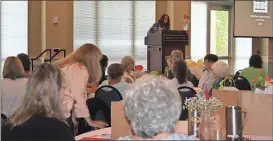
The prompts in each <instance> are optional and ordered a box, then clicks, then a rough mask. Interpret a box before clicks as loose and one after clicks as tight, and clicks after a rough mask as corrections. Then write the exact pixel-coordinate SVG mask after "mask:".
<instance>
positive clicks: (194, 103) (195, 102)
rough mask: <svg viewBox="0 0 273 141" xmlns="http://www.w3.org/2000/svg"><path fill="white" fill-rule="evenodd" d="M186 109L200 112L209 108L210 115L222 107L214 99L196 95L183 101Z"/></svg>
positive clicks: (219, 102)
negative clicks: (203, 108)
mask: <svg viewBox="0 0 273 141" xmlns="http://www.w3.org/2000/svg"><path fill="white" fill-rule="evenodd" d="M185 105H186V108H188V109H191V110H197V111H198V112H200V111H201V109H202V107H209V108H210V109H211V113H214V112H216V111H217V110H219V109H220V108H221V107H222V102H221V101H220V100H218V99H217V98H215V97H209V98H208V97H207V96H206V95H203V96H201V95H197V96H196V97H192V98H189V99H186V100H185Z"/></svg>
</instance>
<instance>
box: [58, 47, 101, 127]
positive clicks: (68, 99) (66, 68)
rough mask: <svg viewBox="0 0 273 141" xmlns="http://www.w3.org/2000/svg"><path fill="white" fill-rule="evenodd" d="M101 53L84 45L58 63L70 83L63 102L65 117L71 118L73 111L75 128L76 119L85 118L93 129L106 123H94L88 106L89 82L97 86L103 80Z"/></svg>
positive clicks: (95, 48)
mask: <svg viewBox="0 0 273 141" xmlns="http://www.w3.org/2000/svg"><path fill="white" fill-rule="evenodd" d="M101 56H102V54H101V51H100V50H99V48H97V47H96V46H95V45H93V44H88V43H87V44H84V45H82V46H81V47H80V48H78V49H77V50H76V51H75V52H73V53H72V54H71V55H69V56H67V57H66V58H64V59H61V60H59V61H57V62H56V64H57V65H58V66H59V67H60V68H61V69H62V71H63V72H64V75H65V77H66V79H67V82H68V85H69V86H68V87H69V88H70V91H67V93H66V94H65V97H64V101H63V109H64V116H65V117H66V118H69V117H70V116H71V114H70V113H71V111H72V121H73V123H74V126H77V125H78V122H77V120H76V118H84V119H85V121H86V122H87V123H88V125H89V126H91V127H98V128H103V127H104V126H105V123H103V122H100V121H93V120H92V119H91V117H90V114H89V110H88V108H87V105H86V100H87V91H86V87H87V84H88V82H89V83H91V84H97V83H98V82H99V80H100V78H101V68H100V62H99V61H100V59H101Z"/></svg>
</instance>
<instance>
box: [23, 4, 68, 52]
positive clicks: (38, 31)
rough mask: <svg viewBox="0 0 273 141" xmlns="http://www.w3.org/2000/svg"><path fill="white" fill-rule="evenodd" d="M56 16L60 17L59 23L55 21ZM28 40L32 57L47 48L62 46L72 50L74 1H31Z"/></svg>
mask: <svg viewBox="0 0 273 141" xmlns="http://www.w3.org/2000/svg"><path fill="white" fill-rule="evenodd" d="M43 4H44V5H43ZM43 6H44V8H45V10H44V11H43V10H42V9H43ZM43 12H45V13H43ZM55 16H58V17H59V23H58V24H54V23H53V18H54V17H55ZM43 41H44V42H43ZM28 42H29V45H28V53H29V55H30V56H31V57H36V56H38V55H39V54H40V53H41V52H42V51H43V50H44V49H45V48H61V49H66V50H67V52H68V53H70V52H72V50H73V1H45V2H42V1H29V39H28Z"/></svg>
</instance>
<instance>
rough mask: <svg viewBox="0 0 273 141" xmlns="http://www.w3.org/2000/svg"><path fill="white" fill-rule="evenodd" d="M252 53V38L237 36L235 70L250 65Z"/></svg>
mask: <svg viewBox="0 0 273 141" xmlns="http://www.w3.org/2000/svg"><path fill="white" fill-rule="evenodd" d="M251 55H252V38H235V67H234V71H235V72H236V71H238V70H242V69H244V68H246V67H249V58H250V57H251Z"/></svg>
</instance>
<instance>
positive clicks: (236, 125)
mask: <svg viewBox="0 0 273 141" xmlns="http://www.w3.org/2000/svg"><path fill="white" fill-rule="evenodd" d="M245 117H246V113H245V112H243V111H242V110H241V107H238V106H227V107H226V135H227V136H234V137H239V138H242V137H243V128H244V123H243V122H244V121H245V120H244V119H245ZM243 118H244V119H243Z"/></svg>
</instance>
